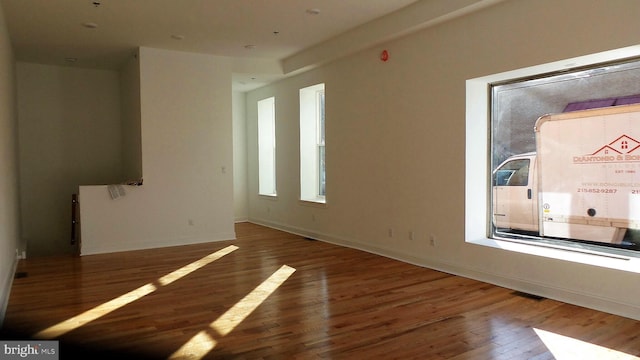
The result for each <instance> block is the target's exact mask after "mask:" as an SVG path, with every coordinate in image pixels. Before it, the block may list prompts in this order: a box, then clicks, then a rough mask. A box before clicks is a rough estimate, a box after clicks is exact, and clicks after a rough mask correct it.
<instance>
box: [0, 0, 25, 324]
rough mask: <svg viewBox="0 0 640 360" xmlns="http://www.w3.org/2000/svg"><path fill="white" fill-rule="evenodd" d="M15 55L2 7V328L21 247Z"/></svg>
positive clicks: (0, 14) (0, 46)
mask: <svg viewBox="0 0 640 360" xmlns="http://www.w3.org/2000/svg"><path fill="white" fill-rule="evenodd" d="M15 102H16V98H15V70H14V59H13V52H12V50H11V42H10V39H9V33H8V31H7V25H6V23H5V18H4V12H3V11H2V7H1V6H0V179H2V180H0V204H1V205H0V326H2V321H3V319H4V314H5V310H6V307H7V302H8V301H9V291H10V288H11V283H12V280H13V273H14V269H15V265H16V263H17V258H16V250H17V249H18V247H19V246H20V244H19V236H20V234H19V227H20V224H19V211H18V162H17V160H18V152H17V150H18V148H17V146H18V144H17V138H18V136H17V117H16V110H15V109H16V105H15Z"/></svg>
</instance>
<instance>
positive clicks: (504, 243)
mask: <svg viewBox="0 0 640 360" xmlns="http://www.w3.org/2000/svg"><path fill="white" fill-rule="evenodd" d="M467 243H470V244H475V245H480V246H487V247H491V248H496V249H501V250H506V251H515V252H519V253H523V254H528V255H533V256H542V257H546V258H551V259H557V260H562V261H569V262H574V263H580V264H585V265H592V266H599V267H604V268H609V269H615V270H622V271H628V272H633V273H640V258H637V257H633V256H625V255H621V254H613V253H608V252H598V251H595V250H587V249H574V248H568V247H562V246H561V245H549V244H532V243H530V242H527V241H524V240H516V239H513V240H512V239H509V240H502V239H489V238H481V239H476V240H468V241H467Z"/></svg>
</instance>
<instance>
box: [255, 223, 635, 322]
mask: <svg viewBox="0 0 640 360" xmlns="http://www.w3.org/2000/svg"><path fill="white" fill-rule="evenodd" d="M249 221H250V222H252V223H255V224H258V225H263V226H266V227H270V228H274V229H277V230H281V231H285V232H288V233H292V234H296V235H300V236H303V237H308V238H312V239H315V240H320V241H324V242H328V243H331V244H335V245H340V246H346V247H349V248H353V249H357V250H362V251H366V252H369V253H372V254H376V255H380V256H384V257H388V258H391V259H395V260H398V261H402V262H406V263H409V264H413V265H417V266H421V267H425V268H429V269H433V270H438V271H442V272H446V273H448V274H452V275H457V276H462V277H466V278H469V279H473V280H478V281H482V282H486V283H489V284H493V285H497V286H501V287H505V288H508V289H512V290H515V291H521V292H526V293H529V294H533V295H538V296H542V297H545V298H549V299H553V300H557V301H561V302H565V303H569V304H573V305H578V306H582V307H585V308H590V309H594V310H598V311H603V312H607V313H610V314H614V315H619V316H623V317H627V318H630V319H634V320H640V306H639V305H638V304H637V303H635V304H634V303H631V302H622V301H620V300H618V299H610V298H606V297H603V296H601V295H599V294H593V293H584V292H578V291H573V290H567V289H563V288H559V287H555V286H550V285H549V284H544V283H539V282H533V281H531V280H528V279H522V278H516V277H509V276H504V275H503V274H495V273H490V272H486V271H484V270H479V269H473V268H469V267H463V266H460V265H459V264H454V263H448V262H443V261H438V260H434V259H427V258H419V257H416V256H413V255H408V254H404V253H400V252H397V251H393V250H389V249H384V248H380V247H377V246H371V245H368V244H363V243H360V242H357V241H353V240H349V239H344V238H340V237H336V236H332V235H329V234H324V233H318V232H314V231H310V230H307V229H303V228H298V227H293V226H289V225H286V224H281V223H276V222H272V221H269V220H264V219H250V220H249Z"/></svg>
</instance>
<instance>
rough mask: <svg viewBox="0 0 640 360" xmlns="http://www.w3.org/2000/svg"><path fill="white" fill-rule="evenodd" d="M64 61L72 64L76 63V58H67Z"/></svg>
mask: <svg viewBox="0 0 640 360" xmlns="http://www.w3.org/2000/svg"><path fill="white" fill-rule="evenodd" d="M64 61H66V62H68V63H74V62H76V61H78V58H74V57H68V58H64Z"/></svg>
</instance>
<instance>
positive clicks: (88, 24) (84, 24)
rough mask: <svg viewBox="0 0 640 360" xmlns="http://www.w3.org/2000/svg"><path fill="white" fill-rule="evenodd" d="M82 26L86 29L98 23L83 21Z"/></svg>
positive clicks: (94, 26) (92, 27) (96, 25)
mask: <svg viewBox="0 0 640 360" xmlns="http://www.w3.org/2000/svg"><path fill="white" fill-rule="evenodd" d="M82 26H84V27H86V28H87V29H95V28H97V27H98V24H96V23H94V22H85V23H82Z"/></svg>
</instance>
